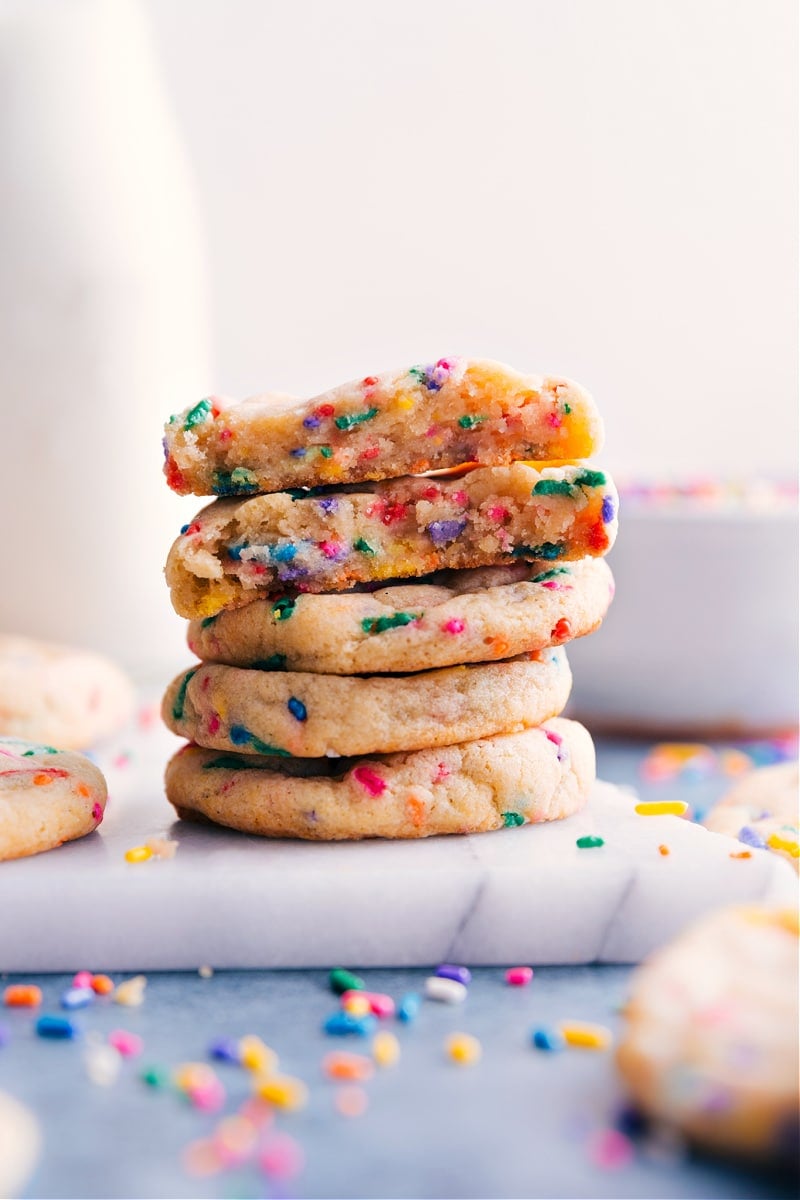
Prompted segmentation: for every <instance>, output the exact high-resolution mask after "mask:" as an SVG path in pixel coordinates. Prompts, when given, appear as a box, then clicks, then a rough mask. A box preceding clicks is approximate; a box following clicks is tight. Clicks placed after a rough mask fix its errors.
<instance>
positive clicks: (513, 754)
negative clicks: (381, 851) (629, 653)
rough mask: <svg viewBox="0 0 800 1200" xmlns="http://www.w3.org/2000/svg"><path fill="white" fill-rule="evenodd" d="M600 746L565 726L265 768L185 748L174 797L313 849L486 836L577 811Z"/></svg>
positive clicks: (185, 809) (183, 812)
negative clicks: (357, 841) (349, 842)
mask: <svg viewBox="0 0 800 1200" xmlns="http://www.w3.org/2000/svg"><path fill="white" fill-rule="evenodd" d="M594 773H595V763H594V746H593V744H592V739H591V738H590V736H589V734H588V733H587V731H586V730H585V729H584V728H583V726H582V725H579V724H578V723H577V722H576V721H566V720H563V719H560V718H556V719H555V720H552V721H547V722H545V723H544V724H543V725H541V726H539V727H538V728H536V729H527V730H525V731H524V732H522V733H511V734H500V735H498V736H496V737H491V738H481V739H478V740H477V741H472V742H462V743H460V744H458V745H454V746H441V747H438V748H437V749H431V750H416V751H410V752H408V753H404V754H388V755H381V756H375V757H370V758H360V759H359V758H356V759H353V758H336V759H331V758H263V757H256V756H251V755H241V754H220V753H219V752H217V751H214V750H202V749H200V748H199V747H198V746H186V747H184V749H183V750H179V751H178V753H177V754H176V755H175V757H174V758H173V759H172V760H171V762H170V763H169V765H168V767H167V775H166V788H167V799H168V800H169V801H170V803H171V804H172V805H173V806H174V807H175V809H176V810H177V812H178V814H179V815H180V816H182V817H195V818H196V817H198V816H200V817H204V818H206V819H208V820H211V821H215V822H217V823H218V824H220V825H227V826H228V827H230V828H231V829H239V830H242V831H243V832H246V833H256V834H261V835H263V836H266V837H298V838H305V839H310V840H314V841H338V840H342V839H352V838H366V837H385V838H418V837H430V836H431V835H434V834H445V833H448V834H449V833H481V832H486V831H488V830H492V829H502V828H503V827H506V828H516V827H518V826H521V825H525V824H528V823H529V822H537V821H554V820H558V819H559V818H560V817H566V816H569V815H570V814H571V813H573V812H577V811H578V810H579V809H581V808H582V807H583V805H584V804H585V803H586V800H587V798H588V796H589V792H590V790H591V787H592V784H593V783H594Z"/></svg>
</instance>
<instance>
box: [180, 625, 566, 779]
mask: <svg viewBox="0 0 800 1200" xmlns="http://www.w3.org/2000/svg"><path fill="white" fill-rule="evenodd" d="M571 684H572V676H571V675H570V671H569V667H568V665H567V657H566V654H565V652H564V650H562V649H559V648H552V649H549V650H543V651H540V652H539V653H538V654H534V655H523V656H521V657H519V658H516V659H512V660H507V661H504V662H497V663H477V664H472V665H471V666H459V667H445V668H443V669H442V670H435V671H421V672H418V673H417V674H414V675H367V676H359V675H356V676H347V675H314V674H311V673H310V672H302V671H257V670H256V671H254V670H247V669H245V668H242V667H226V666H221V665H220V664H218V663H203V664H202V665H201V666H200V667H199V668H197V667H195V668H192V669H191V670H190V671H188V672H184V673H183V674H181V675H179V676H178V678H177V679H175V680H174V681H173V682H172V683H171V684H170V686H169V687H168V688H167V692H166V695H165V697H164V704H163V708H162V716H163V718H164V721H165V723H166V724H167V725H168V726H169V728H170V729H172V731H173V732H174V733H177V734H179V735H180V736H182V737H186V738H188V739H189V740H190V741H193V742H196V743H197V744H198V745H200V746H205V747H206V748H208V749H215V750H226V751H239V752H240V753H244V754H264V755H266V754H269V755H276V756H278V757H282V758H286V757H288V756H289V755H292V756H295V757H303V758H316V757H320V756H325V755H328V756H337V757H338V756H340V755H347V756H353V755H357V754H389V753H393V752H394V751H399V750H423V749H425V748H427V747H428V746H444V745H450V744H452V743H454V742H465V741H471V740H472V739H475V738H485V737H489V736H491V735H493V734H496V733H510V732H512V731H516V730H520V729H528V728H530V727H531V726H534V725H540V724H541V723H542V721H545V720H547V719H548V717H555V716H558V714H559V713H560V712H561V711H562V710H563V708H564V705H565V704H566V703H567V700H568V698H569V692H570V687H571Z"/></svg>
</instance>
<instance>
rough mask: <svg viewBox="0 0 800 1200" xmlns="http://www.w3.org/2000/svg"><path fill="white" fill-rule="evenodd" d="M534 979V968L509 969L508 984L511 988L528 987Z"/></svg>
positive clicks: (507, 972) (507, 973)
mask: <svg viewBox="0 0 800 1200" xmlns="http://www.w3.org/2000/svg"><path fill="white" fill-rule="evenodd" d="M532 979H533V967H509V968H508V970H507V971H506V983H507V984H508V985H509V987H527V985H528V984H529V983H530V981H531V980H532Z"/></svg>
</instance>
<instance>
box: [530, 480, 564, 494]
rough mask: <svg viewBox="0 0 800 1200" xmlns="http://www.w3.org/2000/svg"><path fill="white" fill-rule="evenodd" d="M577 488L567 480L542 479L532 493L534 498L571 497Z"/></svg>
mask: <svg viewBox="0 0 800 1200" xmlns="http://www.w3.org/2000/svg"><path fill="white" fill-rule="evenodd" d="M574 490H575V488H574V486H573V484H571V483H567V481H566V479H540V480H539V482H538V483H537V484H536V486H535V487H534V489H533V491H532V492H531V495H532V496H571V495H572V493H573V492H574Z"/></svg>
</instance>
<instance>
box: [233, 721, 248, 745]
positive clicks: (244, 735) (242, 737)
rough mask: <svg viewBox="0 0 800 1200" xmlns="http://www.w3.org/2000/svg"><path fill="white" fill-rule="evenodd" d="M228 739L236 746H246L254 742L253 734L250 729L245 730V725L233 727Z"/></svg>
mask: <svg viewBox="0 0 800 1200" xmlns="http://www.w3.org/2000/svg"><path fill="white" fill-rule="evenodd" d="M228 737H229V738H230V739H231V741H232V742H233V744H234V746H246V745H248V743H249V742H252V740H253V735H252V733H251V732H250V730H249V729H245V727H244V725H231V728H230V733H229V734H228Z"/></svg>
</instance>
